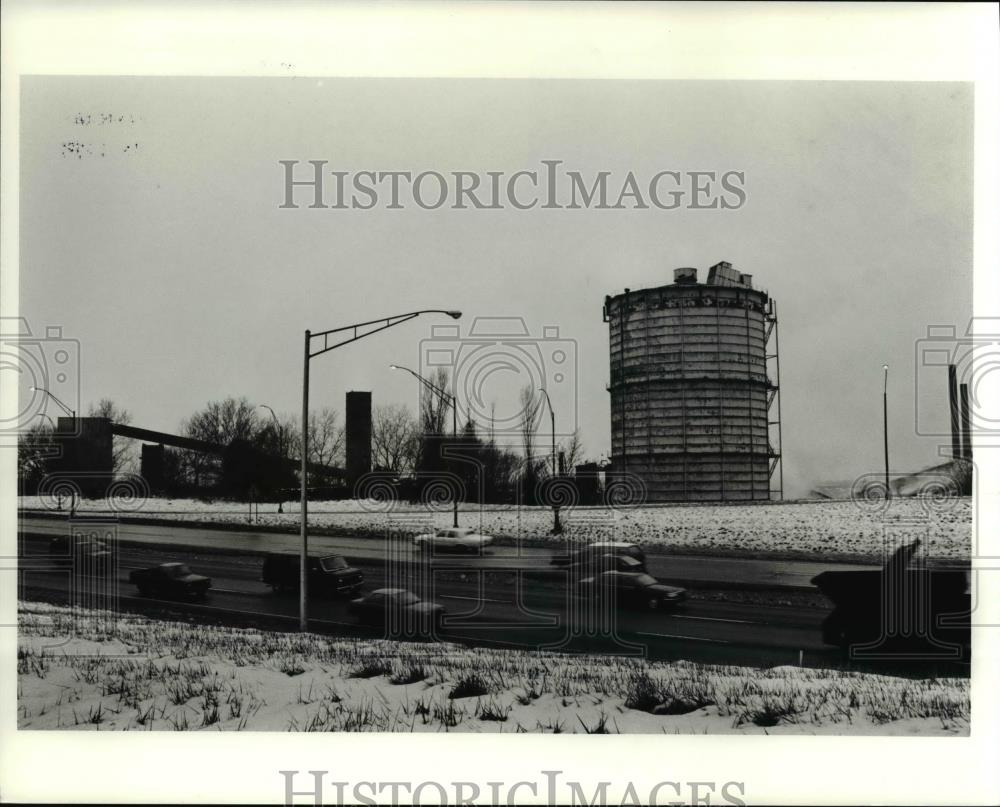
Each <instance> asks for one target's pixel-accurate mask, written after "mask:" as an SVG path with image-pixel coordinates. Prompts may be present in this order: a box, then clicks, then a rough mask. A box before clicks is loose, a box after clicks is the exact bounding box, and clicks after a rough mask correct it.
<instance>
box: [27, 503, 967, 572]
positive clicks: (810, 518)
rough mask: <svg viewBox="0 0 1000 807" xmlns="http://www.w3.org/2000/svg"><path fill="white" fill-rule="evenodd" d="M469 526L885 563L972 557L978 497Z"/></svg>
mask: <svg viewBox="0 0 1000 807" xmlns="http://www.w3.org/2000/svg"><path fill="white" fill-rule="evenodd" d="M20 505H21V507H22V508H26V509H32V510H41V509H45V508H50V507H51V506H52V502H49V501H47V500H43V499H41V498H39V497H28V496H25V497H22V499H21V501H20ZM283 509H284V512H283V513H278V512H276V511H277V505H276V504H273V503H267V504H261V505H260V506H259V508H258V510H257V511H256V512H255V513H254V516H253V518H252V519H250V518H248V508H247V505H246V504H244V503H239V502H223V501H214V502H204V501H199V500H196V499H152V498H151V499H147V500H142V501H136V502H130V503H129V504H128V506H127V508H126V507H122V508H120V509H119V510H118V511H117V513H118V514H120V515H122V516H130V515H131V516H136V517H143V518H154V519H165V520H172V521H185V522H199V523H205V524H229V525H237V526H238V525H247V526H250V527H257V526H263V527H280V528H287V529H288V530H294V529H296V528H297V525H298V519H299V514H298V505H297V503H288V502H286V503H285V504H284V507H283ZM80 511H81V512H83V513H94V514H97V513H101V512H111V511H110V510H109V504H108V502H106V501H104V500H103V499H97V500H86V501H83V502H81V504H80ZM451 518H452V516H451V509H450V507H449V506H447V505H444V506H435V507H427V506H421V505H410V504H403V503H399V502H396V503H393V504H391V505H386V504H384V503H381V502H376V501H371V500H360V501H359V500H345V501H333V502H310V504H309V523H310V524H311V525H312V526H313V528H318V529H325V530H333V531H337V532H342V533H350V534H353V535H359V536H363V535H371V536H377V537H382V536H384V535H385V534H386V531H387V530H392V531H395V532H397V533H410V532H412V533H416V532H419V531H423V530H426V529H428V528H430V527H448V526H450V525H451ZM460 520H461V523H462V524H463V526H469V527H475V528H476V529H478V530H480V531H482V532H485V533H488V534H490V535H493V536H495V537H497V539H498V540H499V541H500V542H502V543H513V542H514V541H517V540H522V541H531V542H538V541H556V540H558V541H566V540H568V541H570V542H589V541H598V540H620V541H632V542H635V543H639V544H643V545H645V546H648V547H659V548H661V549H662V550H665V551H670V552H679V553H689V554H717V555H730V556H757V557H786V558H824V559H827V560H836V559H846V560H866V561H876V562H878V561H880V560H881V558H882V557H883V555H884V554H885V552H886V551H887V550H888V551H889V552H891V551H892V550H893V549H895V548H896V547H897V546H898V545H899V544H900V543H901V542H903V541H912V540H913V539H915V538H919V539H920V540H921V541H922V542H923V546H924V550H925V551H926V554H927V556H928V557H931V558H941V559H967V558H969V557H970V555H971V543H972V499H971V498H968V497H965V498H929V497H927V498H906V499H904V498H899V499H892V500H890V501H889V502H885V500H874V501H869V500H861V501H804V502H785V503H772V504H754V505H672V506H653V507H651V506H643V507H622V508H618V509H612V508H603V507H600V508H599V507H578V508H569V509H565V510H563V511H562V514H561V520H562V524H563V527H564V533H563V535H562V536H560V537H559V538H555V537H554V536H551V535H550V531H551V529H552V520H553V519H552V512H551V510H548V509H546V508H542V507H514V506H507V507H498V506H486V507H483V508H479V507H477V506H476V505H463V506H462V513H461V516H460Z"/></svg>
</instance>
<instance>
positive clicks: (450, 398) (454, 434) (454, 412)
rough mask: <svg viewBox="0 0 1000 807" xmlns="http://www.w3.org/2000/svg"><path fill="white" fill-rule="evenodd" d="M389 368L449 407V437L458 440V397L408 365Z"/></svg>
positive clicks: (454, 520) (454, 502)
mask: <svg viewBox="0 0 1000 807" xmlns="http://www.w3.org/2000/svg"><path fill="white" fill-rule="evenodd" d="M389 369H390V370H405V371H406V372H408V373H409V374H410V375H412V376H413V377H414V378H415V379H417V381H419V382H420V383H421V384H423V385H424V386H425V387H427V389H429V390H430V391H431V392H433V393H435V394H436V395H438V396H439V397H440V398H441V400H443V401H444V402H445V403H446V404H448V405H449V406H450V407H451V439H452V442H455V443H457V442H458V399H457V398H456V397H455V396H454V395H452V394H451V393H450V392H447V391H446V390H443V389H441V388H440V387H439V386H437V385H436V384H432V383H431V382H430V381H428V380H427V379H426V378H424V377H423V376H422V375H420V373H417V372H414V371H413V370H411V369H410V368H409V367H400V366H399V365H398V364H390V365H389ZM452 526H453V527H455V528H457V527H458V496H457V495H455V496H454V497H453V498H452Z"/></svg>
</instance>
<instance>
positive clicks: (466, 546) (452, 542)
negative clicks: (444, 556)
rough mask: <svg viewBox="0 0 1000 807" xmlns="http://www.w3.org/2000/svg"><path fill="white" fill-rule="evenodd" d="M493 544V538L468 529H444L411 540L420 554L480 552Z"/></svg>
mask: <svg viewBox="0 0 1000 807" xmlns="http://www.w3.org/2000/svg"><path fill="white" fill-rule="evenodd" d="M492 543H493V537H492V536H490V535H482V534H481V533H478V532H476V531H475V530H472V529H469V528H468V527H445V528H442V529H438V530H434V532H425V533H423V534H421V535H418V536H417V537H416V538H414V539H413V545H414V546H415V547H416V548H417V549H418V550H420V551H422V552H427V551H431V550H435V549H436V550H438V551H441V552H469V553H474V552H480V551H482V550H483V549H484V548H485V547H487V546H489V545H490V544H492Z"/></svg>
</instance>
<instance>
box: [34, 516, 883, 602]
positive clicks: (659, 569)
mask: <svg viewBox="0 0 1000 807" xmlns="http://www.w3.org/2000/svg"><path fill="white" fill-rule="evenodd" d="M74 523H76V524H78V525H85V524H86V523H87V522H86V519H83V518H81V519H79V520H78V521H77V522H74ZM95 524H96V525H97V526H95V527H94V529H97V530H102V529H103V530H105V531H110V532H112V533H113V536H114V538H115V539H117V540H118V541H121V542H122V543H132V544H144V545H150V546H161V547H162V546H173V547H178V548H180V547H184V548H186V549H192V550H214V551H216V552H228V551H233V552H251V553H260V554H263V553H266V552H274V551H281V550H292V551H298V549H299V546H300V541H299V536H298V535H296V534H291V533H280V532H270V531H263V530H252V529H239V530H234V529H212V528H207V527H203V526H199V525H184V524H180V523H176V522H175V523H159V524H147V523H142V524H139V523H135V522H130V521H128V520H123V521H119V522H117V523H108V522H102V521H97V522H95ZM21 529H22V531H29V532H32V533H36V534H46V535H65V534H66V533H67V520H66V518H65V517H53V516H47V517H37V516H32V517H29V518H24V519H23V520H22V522H21ZM309 546H310V552H315V553H320V554H322V553H334V552H335V553H341V554H344V555H347V556H349V557H351V558H352V559H355V560H367V561H373V562H374V561H382V560H384V559H385V558H386V557H396V558H409V557H410V556H411V555H412V552H413V549H412V545H411V541H410V539H409V537H407V536H391V537H386V538H373V537H370V536H359V537H352V536H326V535H311V536H310V538H309ZM553 552H554V549H547V548H543V547H537V546H494V547H490V548H489V549H488V550H487V553H486V555H485V556H484V557H482V558H467V559H458V558H455V559H453V563H454V564H456V565H467V566H476V567H486V568H492V569H518V568H538V567H540V566H542V567H544V566H548V565H549V560H550V558H551V556H552V555H553ZM647 567H648V569H649V571H650V574H652V575H654V576H655V577H657V578H659V579H660V580H663V581H664V582H668V583H677V584H679V585H685V586H702V587H713V588H723V587H728V586H731V587H736V588H740V589H744V590H746V589H754V588H800V589H809V590H812V586H811V584H810V582H809V581H810V580H812V578H813V577H815V576H816V575H817V574H819V573H820V572H823V571H829V570H845V571H846V570H861V569H877V568H879V567H878V566H863V565H854V564H843V563H826V562H810V561H792V560H761V559H753V558H726V557H717V556H701V555H676V554H670V553H665V552H662V551H661V552H657V551H655V550H648V551H647Z"/></svg>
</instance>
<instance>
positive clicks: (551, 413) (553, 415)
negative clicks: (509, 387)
mask: <svg viewBox="0 0 1000 807" xmlns="http://www.w3.org/2000/svg"><path fill="white" fill-rule="evenodd" d="M538 389H539V391H540V392H541V393H542V395H544V396H545V402H546V403H547V404H548V405H549V417H550V418H551V419H552V476H555V475H556V460H557V457H556V410H555V409H553V408H552V399H551V398H550V397H549V391H548V390H547V389H545V387H539V388H538Z"/></svg>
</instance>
